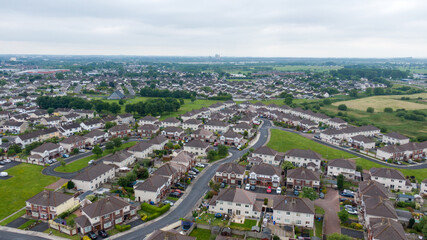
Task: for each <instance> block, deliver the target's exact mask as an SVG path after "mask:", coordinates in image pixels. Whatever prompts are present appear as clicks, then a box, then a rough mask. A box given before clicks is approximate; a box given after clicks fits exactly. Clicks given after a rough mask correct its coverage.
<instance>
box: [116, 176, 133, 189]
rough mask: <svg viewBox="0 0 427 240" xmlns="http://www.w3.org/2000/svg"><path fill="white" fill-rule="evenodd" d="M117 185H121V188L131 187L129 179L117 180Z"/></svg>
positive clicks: (121, 178)
mask: <svg viewBox="0 0 427 240" xmlns="http://www.w3.org/2000/svg"><path fill="white" fill-rule="evenodd" d="M117 184H119V186H121V187H127V186H129V184H130V181H129V179H128V178H127V177H120V178H119V179H118V180H117Z"/></svg>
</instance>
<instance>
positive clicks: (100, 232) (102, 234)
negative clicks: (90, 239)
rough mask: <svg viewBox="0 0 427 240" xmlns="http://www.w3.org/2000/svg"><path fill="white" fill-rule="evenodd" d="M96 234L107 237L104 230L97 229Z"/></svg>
mask: <svg viewBox="0 0 427 240" xmlns="http://www.w3.org/2000/svg"><path fill="white" fill-rule="evenodd" d="M98 235H99V236H101V237H102V238H106V237H108V234H107V232H105V231H104V230H99V231H98Z"/></svg>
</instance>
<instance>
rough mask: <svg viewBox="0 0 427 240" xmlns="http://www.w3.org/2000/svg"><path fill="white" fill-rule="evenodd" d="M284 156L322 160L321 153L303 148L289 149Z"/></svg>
mask: <svg viewBox="0 0 427 240" xmlns="http://www.w3.org/2000/svg"><path fill="white" fill-rule="evenodd" d="M285 156H290V157H300V158H308V159H318V160H322V155H320V154H318V153H317V152H315V151H312V150H304V149H291V150H289V151H287V152H286V153H285Z"/></svg>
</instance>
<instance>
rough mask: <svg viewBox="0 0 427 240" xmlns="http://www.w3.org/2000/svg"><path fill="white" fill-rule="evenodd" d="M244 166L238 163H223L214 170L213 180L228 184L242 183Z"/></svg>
mask: <svg viewBox="0 0 427 240" xmlns="http://www.w3.org/2000/svg"><path fill="white" fill-rule="evenodd" d="M245 172H246V167H245V166H242V165H240V164H238V163H235V162H231V163H223V164H221V166H219V167H218V169H217V170H216V173H215V176H214V181H215V182H217V183H221V182H225V183H227V184H230V185H236V184H237V185H241V186H242V185H243V184H244V180H245Z"/></svg>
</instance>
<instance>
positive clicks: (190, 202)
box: [120, 121, 271, 240]
mask: <svg viewBox="0 0 427 240" xmlns="http://www.w3.org/2000/svg"><path fill="white" fill-rule="evenodd" d="M270 127H271V123H270V122H269V121H265V122H264V124H263V126H262V127H261V128H260V130H259V131H260V137H259V139H258V141H257V142H256V143H255V144H254V145H253V148H254V149H257V148H259V147H261V146H263V145H264V144H266V143H267V139H268V129H269V128H270ZM248 151H249V148H246V149H244V150H242V151H238V150H235V149H231V150H230V153H232V154H233V155H232V156H231V157H228V158H226V159H225V160H223V161H221V162H216V163H214V164H213V165H212V166H211V167H209V168H208V169H206V172H205V173H204V174H203V175H201V176H200V178H199V180H197V184H195V185H194V186H193V187H192V189H191V191H190V193H189V194H188V195H187V197H186V198H185V200H184V201H183V202H182V203H181V204H180V205H179V207H178V208H175V209H174V210H172V211H170V212H169V213H167V215H166V216H165V217H163V218H161V219H159V220H157V221H155V222H152V223H151V224H149V225H147V226H144V227H143V228H141V229H138V230H136V231H133V232H129V233H128V234H125V235H123V236H121V237H120V239H138V240H140V239H143V238H144V237H145V236H146V235H147V234H150V233H152V232H154V231H155V230H158V229H161V228H163V227H165V226H168V225H170V224H172V223H175V222H176V221H178V220H179V218H181V217H184V216H186V215H187V214H188V213H189V212H191V211H192V210H193V209H194V207H195V205H196V204H197V202H198V201H199V200H200V198H202V197H203V195H204V194H205V193H206V191H208V190H209V186H208V183H209V181H210V180H211V179H212V177H213V176H214V174H215V172H216V170H217V169H218V167H219V165H221V164H222V163H224V162H232V161H235V160H237V159H239V158H240V157H241V156H242V155H243V154H245V153H246V152H248Z"/></svg>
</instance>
